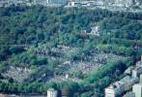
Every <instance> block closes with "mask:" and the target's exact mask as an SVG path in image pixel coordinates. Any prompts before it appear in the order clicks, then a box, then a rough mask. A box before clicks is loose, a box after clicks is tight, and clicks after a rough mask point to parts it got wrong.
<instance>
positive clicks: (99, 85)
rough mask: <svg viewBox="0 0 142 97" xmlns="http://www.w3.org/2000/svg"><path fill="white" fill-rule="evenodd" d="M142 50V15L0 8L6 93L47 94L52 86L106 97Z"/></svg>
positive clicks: (78, 96)
mask: <svg viewBox="0 0 142 97" xmlns="http://www.w3.org/2000/svg"><path fill="white" fill-rule="evenodd" d="M141 54H142V13H130V12H119V11H118V12H111V11H108V10H101V9H95V10H88V9H85V8H81V9H79V8H69V9H64V8H51V7H43V6H31V7H27V6H17V7H15V6H11V7H7V8H0V82H1V83H0V91H2V92H5V93H43V94H44V93H46V90H47V89H48V88H49V87H53V88H55V89H63V88H67V89H70V90H72V91H73V92H74V93H73V94H74V97H95V96H96V97H103V96H102V94H103V89H104V88H105V87H106V86H107V85H109V83H111V82H113V81H114V80H116V79H118V78H119V77H120V75H121V74H122V73H123V71H124V70H125V69H126V68H127V67H128V66H130V65H133V63H134V62H135V61H136V60H138V59H139V56H140V55H141ZM96 90H97V92H96ZM100 93H101V94H100Z"/></svg>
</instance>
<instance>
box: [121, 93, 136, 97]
mask: <svg viewBox="0 0 142 97" xmlns="http://www.w3.org/2000/svg"><path fill="white" fill-rule="evenodd" d="M123 97H135V94H134V93H133V92H128V93H126V94H125V95H124V96H123Z"/></svg>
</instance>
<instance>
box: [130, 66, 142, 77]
mask: <svg viewBox="0 0 142 97" xmlns="http://www.w3.org/2000/svg"><path fill="white" fill-rule="evenodd" d="M141 73H142V65H141V64H139V65H137V66H136V68H135V69H133V70H132V76H133V77H139V76H140V74H141Z"/></svg>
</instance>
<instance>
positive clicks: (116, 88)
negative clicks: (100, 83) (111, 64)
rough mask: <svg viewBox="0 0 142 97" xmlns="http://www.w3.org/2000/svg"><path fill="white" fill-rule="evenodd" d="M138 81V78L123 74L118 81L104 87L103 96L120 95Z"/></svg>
mask: <svg viewBox="0 0 142 97" xmlns="http://www.w3.org/2000/svg"><path fill="white" fill-rule="evenodd" d="M138 81H139V79H138V78H136V77H131V76H125V77H124V78H123V79H121V80H120V81H117V82H115V83H113V84H111V85H110V86H109V87H107V88H106V89H105V97H117V96H121V95H122V94H123V93H124V92H126V91H128V90H130V89H131V88H132V86H133V85H134V84H135V83H137V82H138Z"/></svg>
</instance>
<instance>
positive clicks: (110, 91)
mask: <svg viewBox="0 0 142 97" xmlns="http://www.w3.org/2000/svg"><path fill="white" fill-rule="evenodd" d="M115 95H116V90H115V88H114V87H113V86H110V87H108V88H106V89H105V97H116V96H115Z"/></svg>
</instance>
